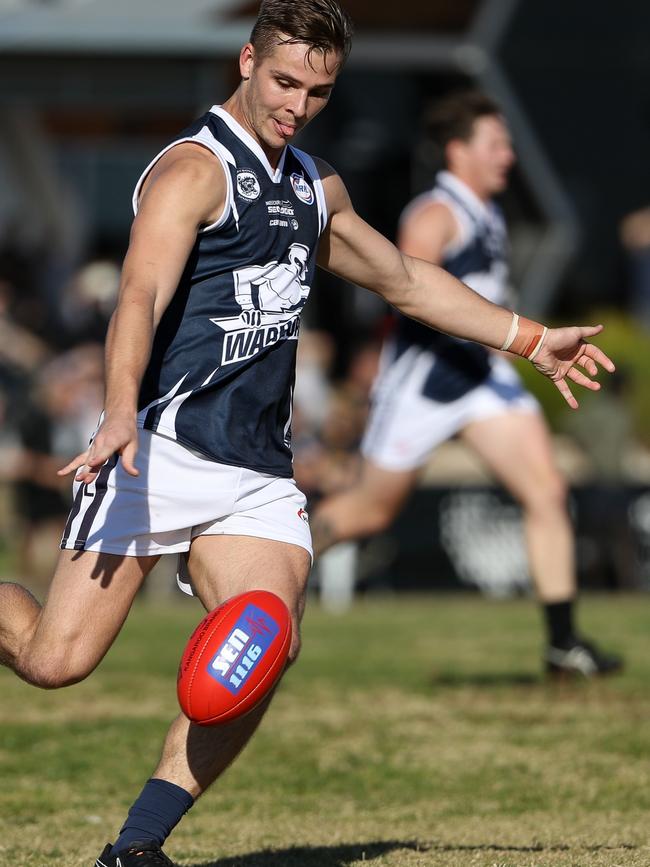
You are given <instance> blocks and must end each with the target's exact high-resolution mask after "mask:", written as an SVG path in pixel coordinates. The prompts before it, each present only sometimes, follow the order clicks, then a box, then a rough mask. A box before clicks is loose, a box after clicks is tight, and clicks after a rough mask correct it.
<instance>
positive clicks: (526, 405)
mask: <svg viewBox="0 0 650 867" xmlns="http://www.w3.org/2000/svg"><path fill="white" fill-rule="evenodd" d="M433 363H434V356H433V354H432V353H431V352H429V351H428V350H424V349H420V348H418V347H411V349H409V350H407V351H406V352H405V353H404V355H402V356H400V358H399V359H398V360H397V361H396V362H394V363H393V364H391V365H390V366H388V367H387V368H386V369H385V370H383V371H382V372H381V373H380V376H379V379H378V380H377V384H376V386H375V389H374V394H373V404H372V408H371V411H370V418H369V420H368V425H367V427H366V432H365V434H364V438H363V442H362V444H361V451H362V453H363V455H364V457H366V458H368V460H370V461H372V462H373V463H374V464H377V465H378V466H380V467H382V468H383V469H386V470H394V471H396V472H397V471H405V470H413V469H415V468H416V467H420V466H422V465H423V464H424V463H426V461H427V458H428V457H429V455H430V454H431V452H432V451H433V449H435V448H436V447H437V446H439V445H440V444H441V443H443V442H445V441H446V440H448V439H450V438H451V437H452V436H454V434H456V433H458V432H459V431H460V430H462V429H463V428H464V427H465V426H466V425H467V424H469V423H470V422H473V421H480V420H482V419H486V418H490V417H491V416H497V415H502V414H503V413H507V412H539V409H540V408H539V404H538V402H537V400H536V399H535V398H534V397H533V396H532V395H531V394H529V392H527V391H525V390H524V388H523V386H522V384H521V380H520V379H519V376H518V375H517V372H516V371H515V369H514V367H513V366H512V365H511V364H510V362H509V361H507V360H506V359H505V358H503V357H502V356H494V357H493V358H492V372H491V373H490V375H489V376H488V378H487V379H486V380H484V382H483V383H481V385H479V386H477V387H476V388H474V389H472V390H471V391H469V392H468V393H467V394H465V395H463V396H462V397H460V398H458V399H457V400H452V401H449V402H446V403H443V402H439V401H436V400H432V399H431V398H429V397H425V396H424V395H423V394H422V387H423V385H424V382H425V380H426V378H427V376H428V375H429V373H430V371H431V367H432V365H433Z"/></svg>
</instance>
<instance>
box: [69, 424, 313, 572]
mask: <svg viewBox="0 0 650 867" xmlns="http://www.w3.org/2000/svg"><path fill="white" fill-rule="evenodd" d="M138 434H139V448H138V453H137V456H136V467H137V468H138V469H139V470H140V475H139V476H131V475H129V474H128V473H127V472H126V471H125V470H124V468H123V467H122V462H121V461H120V460H116V459H115V458H112V459H111V460H109V461H107V463H106V464H104V466H103V467H102V468H101V470H100V472H99V473H98V475H97V478H96V479H95V481H94V482H93V483H92V484H91V485H82V484H80V483H79V482H75V484H74V488H73V492H74V505H73V507H72V510H71V512H70V516H69V518H68V522H67V524H66V527H65V531H64V533H63V539H62V541H61V547H62V548H67V549H70V550H75V551H102V552H106V553H109V554H123V555H127V556H132V557H133V556H148V555H157V554H170V553H174V552H181V551H188V550H189V547H190V544H191V542H192V539H194V538H196V537H197V536H218V535H231V536H256V537H258V538H260V539H272V540H275V541H278V542H290V543H292V544H294V545H299V546H300V547H301V548H305V549H306V550H307V551H308V552H309V554H310V556H311V554H312V547H311V534H310V532H309V524H308V517H307V512H306V511H305V503H306V500H305V496H304V494H302V493H301V492H300V491H299V490H298V488H297V487H296V483H295V482H294V480H293V479H282V478H278V477H277V476H272V475H268V474H266V473H260V472H257V471H256V470H248V469H244V468H242V467H231V466H228V465H226V464H220V463H217V462H216V461H213V460H210V459H208V458H205V457H202V456H201V455H200V454H198V453H197V452H194V451H192V450H191V449H188V448H186V447H185V446H182V445H181V444H180V443H177V442H176V441H175V440H172V439H170V438H168V437H165V436H162V435H161V434H157V433H151V431H147V430H140V431H138Z"/></svg>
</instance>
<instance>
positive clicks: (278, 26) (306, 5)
mask: <svg viewBox="0 0 650 867" xmlns="http://www.w3.org/2000/svg"><path fill="white" fill-rule="evenodd" d="M280 34H284V35H283V36H282V37H281V38H278V37H279V35H280ZM250 41H251V44H252V45H253V47H254V48H255V50H256V51H257V52H258V53H259V54H261V55H262V56H264V55H268V54H270V53H271V52H272V51H273V48H274V47H275V46H276V45H280V44H283V45H284V44H289V43H293V42H303V43H305V44H306V45H308V46H309V51H308V52H307V58H308V60H309V61H310V62H311V55H312V52H314V51H319V52H320V53H321V54H323V55H325V54H326V53H327V52H328V51H334V52H336V53H337V54H339V55H340V57H341V61H340V65H341V66H342V65H343V63H344V62H345V60H346V58H347V56H348V54H349V53H350V47H351V44H352V20H351V18H350V16H349V15H348V13H347V12H346V11H345V9H343V7H342V6H341V5H340V4H339V3H337V2H336V0H262V3H261V5H260V11H259V14H258V16H257V21H256V22H255V26H254V27H253V30H252V32H251V37H250Z"/></svg>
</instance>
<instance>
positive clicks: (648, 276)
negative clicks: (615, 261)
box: [620, 207, 650, 328]
mask: <svg viewBox="0 0 650 867" xmlns="http://www.w3.org/2000/svg"><path fill="white" fill-rule="evenodd" d="M620 234H621V242H622V244H623V247H624V248H625V250H626V253H627V261H628V267H629V272H630V273H629V291H630V298H629V304H630V310H631V312H632V313H633V314H634V316H635V317H636V318H637V319H638V321H639V323H640V324H641V325H643V326H645V327H646V328H650V207H647V208H642V209H641V210H639V211H634V212H632V213H631V214H628V215H627V216H626V217H625V218H624V219H623V220H622V221H621V226H620Z"/></svg>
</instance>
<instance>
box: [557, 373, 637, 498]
mask: <svg viewBox="0 0 650 867" xmlns="http://www.w3.org/2000/svg"><path fill="white" fill-rule="evenodd" d="M627 385H628V375H627V373H626V371H625V368H623V367H620V366H619V368H618V369H617V370H616V371H615V372H614V373H612V374H611V375H610V377H609V380H608V382H607V388H603V389H602V390H601V391H599V392H598V394H597V395H595V396H594V395H587V396H586V397H585V398H584V399H583V400H582V402H581V404H580V412H571V413H565V414H564V423H563V428H564V430H565V431H566V432H567V433H568V434H570V435H571V436H572V437H573V438H574V439H575V440H576V441H577V442H578V443H579V444H580V446H581V447H582V449H583V451H584V453H585V454H586V455H587V457H588V458H589V460H590V462H591V467H592V470H593V474H594V477H595V479H596V481H597V482H599V483H602V484H605V485H610V484H612V485H617V484H620V483H622V482H623V481H624V479H625V476H626V471H625V464H626V456H627V454H628V453H629V450H630V447H631V446H632V445H633V443H634V436H633V424H632V417H631V414H630V408H629V407H630V404H629V395H628V393H627ZM594 431H598V436H594Z"/></svg>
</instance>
